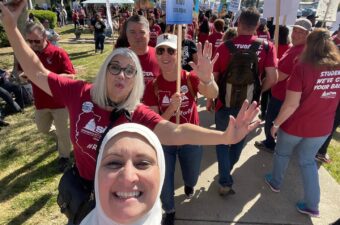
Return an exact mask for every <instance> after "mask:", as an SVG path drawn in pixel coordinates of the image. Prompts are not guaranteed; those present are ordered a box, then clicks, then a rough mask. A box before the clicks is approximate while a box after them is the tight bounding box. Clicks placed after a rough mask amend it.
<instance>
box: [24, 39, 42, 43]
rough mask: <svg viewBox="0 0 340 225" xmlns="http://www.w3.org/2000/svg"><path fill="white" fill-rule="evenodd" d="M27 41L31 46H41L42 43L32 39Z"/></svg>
mask: <svg viewBox="0 0 340 225" xmlns="http://www.w3.org/2000/svg"><path fill="white" fill-rule="evenodd" d="M26 41H27V42H28V43H30V44H33V43H34V44H40V43H41V40H30V39H26Z"/></svg>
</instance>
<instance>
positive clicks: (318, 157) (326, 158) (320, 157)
mask: <svg viewBox="0 0 340 225" xmlns="http://www.w3.org/2000/svg"><path fill="white" fill-rule="evenodd" d="M315 159H316V160H317V161H319V162H321V163H327V164H329V163H331V162H332V160H331V159H330V158H329V156H328V154H326V155H323V154H319V153H318V154H316V156H315Z"/></svg>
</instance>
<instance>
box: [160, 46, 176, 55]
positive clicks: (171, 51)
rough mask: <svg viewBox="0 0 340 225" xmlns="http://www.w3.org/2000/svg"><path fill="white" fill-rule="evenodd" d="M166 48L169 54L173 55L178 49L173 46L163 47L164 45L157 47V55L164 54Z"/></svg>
mask: <svg viewBox="0 0 340 225" xmlns="http://www.w3.org/2000/svg"><path fill="white" fill-rule="evenodd" d="M165 50H166V51H167V52H168V54H169V55H173V54H175V52H176V50H175V49H173V48H162V47H158V48H156V54H157V55H163V53H164V52H165Z"/></svg>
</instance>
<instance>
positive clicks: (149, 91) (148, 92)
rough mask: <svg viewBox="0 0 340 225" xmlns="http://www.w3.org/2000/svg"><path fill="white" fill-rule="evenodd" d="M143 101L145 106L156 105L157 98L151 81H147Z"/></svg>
mask: <svg viewBox="0 0 340 225" xmlns="http://www.w3.org/2000/svg"><path fill="white" fill-rule="evenodd" d="M143 103H144V104H145V105H147V106H157V107H158V99H157V96H156V95H155V90H154V84H153V81H151V82H149V83H148V84H147V85H146V87H145V91H144V97H143Z"/></svg>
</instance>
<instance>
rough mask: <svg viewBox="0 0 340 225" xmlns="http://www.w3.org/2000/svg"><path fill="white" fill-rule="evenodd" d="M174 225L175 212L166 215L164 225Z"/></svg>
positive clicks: (163, 220)
mask: <svg viewBox="0 0 340 225" xmlns="http://www.w3.org/2000/svg"><path fill="white" fill-rule="evenodd" d="M174 224H175V212H172V213H164V215H163V219H162V225H174Z"/></svg>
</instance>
